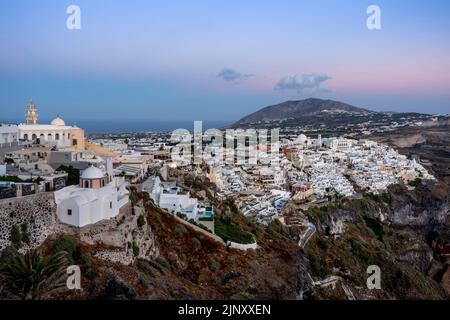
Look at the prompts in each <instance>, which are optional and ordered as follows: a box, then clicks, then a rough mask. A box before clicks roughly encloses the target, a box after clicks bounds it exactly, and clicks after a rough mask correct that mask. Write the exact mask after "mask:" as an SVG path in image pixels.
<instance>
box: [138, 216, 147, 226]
mask: <svg viewBox="0 0 450 320" xmlns="http://www.w3.org/2000/svg"><path fill="white" fill-rule="evenodd" d="M145 224H146V221H145V218H144V215H142V214H141V215H140V216H139V218H138V220H137V226H138V228H142V227H143V226H144V225H145Z"/></svg>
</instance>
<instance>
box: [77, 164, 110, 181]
mask: <svg viewBox="0 0 450 320" xmlns="http://www.w3.org/2000/svg"><path fill="white" fill-rule="evenodd" d="M104 177H105V175H104V174H103V172H102V170H100V169H99V168H96V167H94V166H90V167H89V168H87V169H86V170H84V171H83V174H82V175H81V179H102V178H104Z"/></svg>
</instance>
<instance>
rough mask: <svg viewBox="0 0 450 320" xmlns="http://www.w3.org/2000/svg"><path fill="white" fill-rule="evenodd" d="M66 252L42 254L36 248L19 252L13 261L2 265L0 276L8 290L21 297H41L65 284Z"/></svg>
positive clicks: (0, 266)
mask: <svg viewBox="0 0 450 320" xmlns="http://www.w3.org/2000/svg"><path fill="white" fill-rule="evenodd" d="M66 255H67V253H66V252H59V253H57V254H54V255H50V256H42V255H41V254H40V253H39V252H38V251H36V250H30V251H28V252H27V253H26V254H24V255H23V254H20V253H17V254H16V255H15V256H14V257H13V259H12V261H11V263H8V264H2V265H0V278H1V279H2V280H3V281H4V283H5V287H6V288H7V289H9V290H8V291H9V292H10V293H11V294H13V295H15V296H16V297H19V298H21V299H39V298H41V297H42V296H43V295H44V294H45V293H50V292H51V291H53V290H55V289H57V288H61V287H62V286H64V281H63V277H62V276H63V274H64V273H65V272H66V266H67V259H66Z"/></svg>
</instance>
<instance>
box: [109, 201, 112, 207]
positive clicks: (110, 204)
mask: <svg viewBox="0 0 450 320" xmlns="http://www.w3.org/2000/svg"><path fill="white" fill-rule="evenodd" d="M109 208H110V209H112V201H110V202H109Z"/></svg>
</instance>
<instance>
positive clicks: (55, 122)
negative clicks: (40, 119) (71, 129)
mask: <svg viewBox="0 0 450 320" xmlns="http://www.w3.org/2000/svg"><path fill="white" fill-rule="evenodd" d="M51 124H52V126H65V125H66V123H65V122H64V120H63V119H61V118H60V117H56V118H55V119H53V120H52V122H51Z"/></svg>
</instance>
